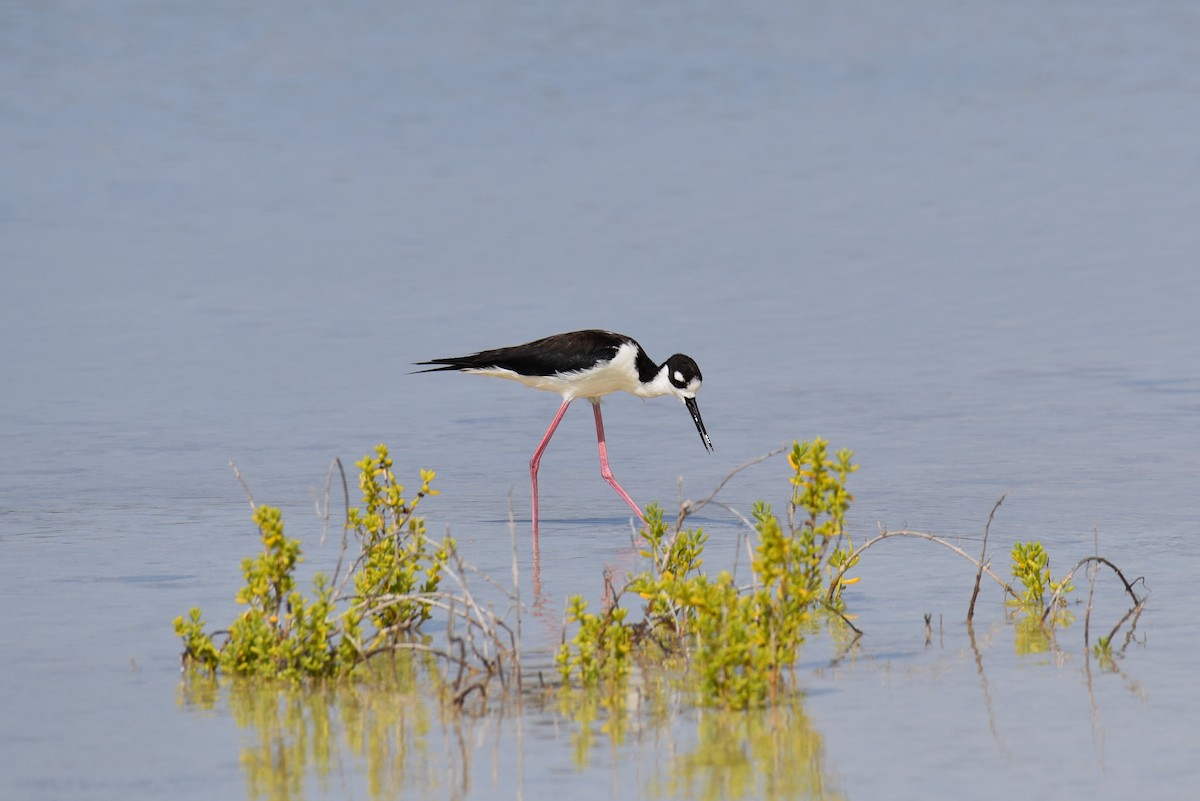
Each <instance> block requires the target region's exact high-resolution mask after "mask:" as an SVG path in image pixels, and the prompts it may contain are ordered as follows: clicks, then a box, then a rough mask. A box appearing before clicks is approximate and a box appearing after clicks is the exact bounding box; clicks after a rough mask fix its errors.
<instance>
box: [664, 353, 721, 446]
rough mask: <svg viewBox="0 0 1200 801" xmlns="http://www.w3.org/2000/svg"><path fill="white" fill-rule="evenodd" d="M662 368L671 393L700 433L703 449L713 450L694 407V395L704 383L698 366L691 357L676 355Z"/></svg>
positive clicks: (696, 407) (698, 409)
mask: <svg viewBox="0 0 1200 801" xmlns="http://www.w3.org/2000/svg"><path fill="white" fill-rule="evenodd" d="M663 367H664V368H665V370H666V373H667V381H668V382H669V383H670V385H671V391H672V393H673V394H674V395H675V396H676V397H677V398H679V399H680V400H682V401H683V403H684V405H685V406H687V409H688V412H690V413H691V415H692V422H694V423H695V424H696V430H697V431H699V432H700V441H701V442H703V443H704V447H705V448H707V449H708V450H710V451H711V450H712V449H713V445H712V440H711V439H709V438H708V431H706V430H705V428H704V421H703V420H701V419H700V407H699V406H697V405H696V393H697V392H699V391H700V384H701V383H703V381H704V376H702V375H700V366H699V365H698V364H696V362H695V361H694V360H693V359H692V357H690V356H684V355H683V354H682V353H676V354H675V355H674V356H672V357H671V358H669V359H667V360H666V362H664V363H663Z"/></svg>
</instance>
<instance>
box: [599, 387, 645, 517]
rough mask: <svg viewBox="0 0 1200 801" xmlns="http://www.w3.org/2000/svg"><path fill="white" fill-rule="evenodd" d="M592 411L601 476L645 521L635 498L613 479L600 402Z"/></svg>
mask: <svg viewBox="0 0 1200 801" xmlns="http://www.w3.org/2000/svg"><path fill="white" fill-rule="evenodd" d="M592 411H593V412H595V413H596V444H597V445H598V446H599V447H600V475H602V476H603V477H604V480H605V481H607V482H608V485H609V486H610V487H612V488H613V489H615V490H616V491H617V494H618V495H620V496H621V497H622V498H624V499H625V503H627V504H629V508H630V509H632V510H633V511H634V512H636V513H637V516H638V519H640V520H642V521H645V519H646V518H645V516H644V515H643V514H642V510H641V509H639V508H638V505H637V504H636V503H634V502H633V498H630V497H629V493H628V492H626V491H625V490H623V489H621V485H620V484H618V483H617V479H616V478H614V477H613V473H612V468H611V467H609V466H608V446H606V445H605V444H604V419H603V418H602V417H601V416H600V402H599V401H592Z"/></svg>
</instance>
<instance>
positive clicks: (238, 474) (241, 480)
mask: <svg viewBox="0 0 1200 801" xmlns="http://www.w3.org/2000/svg"><path fill="white" fill-rule="evenodd" d="M229 467H230V469H232V470H233V475H234V476H235V477H236V478H237V480H238V483H239V484H241V485H242V491H243V492H245V493H246V500H248V501H249V502H250V511H251V512H253V511H254V510H255V508H257V505H256V504H255V503H254V493H252V492H250V485H249V484H247V483H246V479H244V478H242V471H241V470H238V466H237V465H236V464H234V463H233V460H232V459H230V460H229Z"/></svg>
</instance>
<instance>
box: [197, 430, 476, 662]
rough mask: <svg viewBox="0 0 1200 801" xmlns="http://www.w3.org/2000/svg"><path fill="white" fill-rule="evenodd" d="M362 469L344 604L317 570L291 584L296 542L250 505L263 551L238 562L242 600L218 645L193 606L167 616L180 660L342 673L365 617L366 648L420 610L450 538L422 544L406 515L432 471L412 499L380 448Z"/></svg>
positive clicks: (421, 533)
mask: <svg viewBox="0 0 1200 801" xmlns="http://www.w3.org/2000/svg"><path fill="white" fill-rule="evenodd" d="M357 466H358V467H359V469H360V471H361V473H360V476H359V486H360V487H361V489H362V491H363V504H364V508H363V509H350V510H348V513H347V523H346V525H347V527H348V528H351V529H353V530H354V533H355V535H356V536H357V538H358V540H359V545H360V556H359V558H358V560H357V561H356V563H355V572H354V576H353V579H354V587H355V593H354V595H353V596H351V597H350V598H349V599H345V600H349V602H350V603H349V605H348V607H347V608H346V609H345V610H344V611H342V612H340V613H339V612H338V610H337V608H336V607H337V601H338V600H339V599H337V598H335V597H334V592H335V590H334V588H333V587H332V586H331V585H330V584H329V582H328V580H327V579H326V578H325V577H324V576H323V575H322V574H320V573H318V574H317V575H316V576H315V577H314V579H313V586H312V592H311V595H310V596H305V595H304V594H303V593H302V592H300V591H299V590H298V589H297V588H296V580H295V570H296V566H297V564H298V563H299V562H300V561H301V554H300V542H299V540H295V539H289V538H287V537H286V536H285V535H284V528H283V519H282V516H281V515H280V512H279V510H278V509H276V508H274V507H271V506H258V507H256V508H255V510H254V514H253V520H254V523H255V524H256V525H257V526H258V529H259V534H260V537H261V540H262V546H263V547H262V551H261V552H260V553H259V554H258V555H257V556H254V557H247V558H246V559H244V560H243V561H242V577H243V578H244V579H245V585H244V586H243V587H242V588H241V589H240V590H238V593H237V601H238V603H239V604H243V605H245V606H246V610H245V611H244V612H242V614H240V615H239V616H238V617H237V618H236V619H235V620H234V621H233V622H232V623H231V624H230V626H229V629H228V632H227V637H226V638H225V641H224V642H223V643H222V644H221V645H219V646H218V645H217V644H216V643H215V642H214V641H213V635H211V634H208V633H206V632H205V629H204V618H203V615H202V613H201V611H200V610H199V609H192V610H191V611H190V612H189V613H188V615H187V617H183V616H180V617H177V618H176V619H175V633H176V634H177V635H179V637H181V638H182V639H183V645H184V652H183V656H184V660H185V662H187V663H189V664H191V665H193V666H195V667H200V668H205V669H207V670H210V671H212V672H218V671H220V672H224V673H228V674H234V675H254V676H262V677H278V678H285V679H293V680H294V679H300V678H322V677H330V676H337V675H342V674H345V673H348V672H350V671H351V670H353V669H354V667H355V666H356V665H358V664H359V663H360V662H361V661H362V660H363V658H364V657H365V655H367V653H368V652H369V650H370V649H369V648H368V647H366V646H364V644H363V635H362V630H363V620H364V616H365V617H366V618H367V621H368V622H369V623H370V625H371V627H372V628H373V629H374V632H373V634H372V643H371V645H372V646H376V645H378V644H380V643H383V642H385V641H388V640H392V639H394V638H395V637H396V636H397V635H398V634H399V633H400V632H402V631H406V630H411V629H413V628H416V627H417V626H419V625H420V624H421V623H422V622H423V621H424V620H426V619H427V618H428V617H429V596H430V595H432V594H433V593H436V592H437V589H438V584H439V582H440V580H441V575H442V569H443V566H444V564H445V562H446V560H447V559H448V558H449V556H450V551H451V549H452V548H453V542H452V541H451V540H449V539H447V540H444V541H443V542H442V543H441V544H440V545H437V546H435V545H434V544H432V543H430V541H429V540H428V538H427V537H426V536H425V524H424V521H423V520H421V518H419V517H416V516H415V515H414V510H415V509H416V506H417V502H418V501H419V500H420V499H421V498H423V497H425V496H426V495H434V494H437V493H436V490H432V489H430V486H429V485H430V482H431V481H432V480H433V478H434V474H433V472H432V471H429V470H422V471H421V489H420V490H419V491H418V492H417V495H416V497H415V498H413V499H412V501H411V502H410V501H408V500H406V499H405V497H404V495H403V493H404V487H402V486H400V485H399V484H397V483H396V480H395V476H394V475H393V474H392V471H391V466H392V460H391V458H390V457H389V456H388V450H387V447H386V446H384V445H379V446H378V447H376V449H375V454H374V456H372V455H368V456H366V457H365V458H364V459H363V460H362V461H361V462H359V463H358V465H357Z"/></svg>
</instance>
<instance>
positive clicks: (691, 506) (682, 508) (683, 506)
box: [675, 447, 787, 532]
mask: <svg viewBox="0 0 1200 801" xmlns="http://www.w3.org/2000/svg"><path fill="white" fill-rule="evenodd" d="M786 450H787V447H781V448H776V449H775V450H773V451H768V452H767V453H764V454H763V455H762V456H756V457H755V458H753V459H751V460H750V461H748V462H745V463H744V464H741V465H738V466H737V467H735V468H733V470H731V471H729V473H727V474H726V476H725V478H723V479H721V480H720V482H718V483H717V486H716V488H715V489H713V491H712V492H710V493H709V494H708V497H706V498H702V499H701V500H698V501H693V500H685V501H680V503H679V517H678V518H677V519H676V521H675V531H676V532H678V531H679V530H680V529H682V528H683V521H684V520H685V519H687V517H688V516H689V515H692V514H695V513H696V512H699V511H700V510H701V509H703V508H704V507H705V506H707V505H708V504H710V503H713V499H714V498H716V497H717V494H718V493H719V492H720V491H721V490H722V489H724V488H725V485H726V484H728V483H729V481H730V479H732V478H733V477H734V476H736V475H737V474H738V473H740V472H742V471H743V470H745V469H746V468H748V467H753V466H754V465H756V464H758V463H760V462H765V461H766V460H767V459H770V458H771V457H772V456H778V455H779V454H781V453H783V452H784V451H786ZM680 486H681V489H682V483H681V485H680ZM719 505H720V506H721V507H722V508H724V509H727V510H728V511H731V512H733V513H734V514H736V515H737V516H738V517H739V518H740V519H741V521H742V522H743V523H745V524H746V525H747V526H750V522H749V521H748V520H746V518H745V517H744V516H742V515H740V514H738V513H737V512H736V511H734V510H733V509H732V508H731V507H729V506H728V505H726V504H719ZM750 527H751V528H753V526H750Z"/></svg>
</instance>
